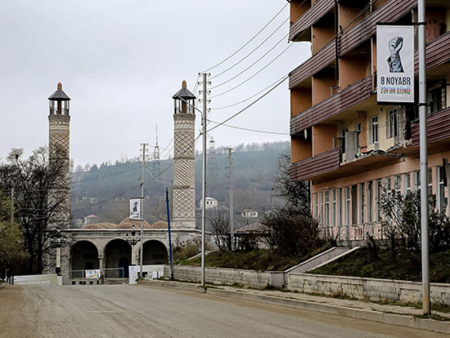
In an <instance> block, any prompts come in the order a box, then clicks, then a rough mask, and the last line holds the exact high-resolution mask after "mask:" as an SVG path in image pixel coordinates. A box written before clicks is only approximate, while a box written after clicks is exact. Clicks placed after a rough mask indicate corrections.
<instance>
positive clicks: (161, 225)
mask: <svg viewBox="0 0 450 338" xmlns="http://www.w3.org/2000/svg"><path fill="white" fill-rule="evenodd" d="M150 228H151V229H167V228H168V227H167V222H164V221H156V222H155V223H153V224H152V225H151V226H150Z"/></svg>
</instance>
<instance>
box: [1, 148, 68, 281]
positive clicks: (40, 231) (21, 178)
mask: <svg viewBox="0 0 450 338" xmlns="http://www.w3.org/2000/svg"><path fill="white" fill-rule="evenodd" d="M52 151H55V152H59V151H60V150H59V149H54V150H52ZM56 158H58V157H56ZM66 171H67V163H63V161H52V162H50V160H49V151H48V148H47V147H40V148H38V149H37V150H35V151H33V153H32V155H31V156H30V157H29V158H27V159H24V158H23V149H13V150H12V151H11V153H10V154H9V155H8V157H7V162H6V163H3V164H1V165H0V189H2V190H3V191H10V189H11V188H12V187H14V191H15V196H14V197H15V198H14V200H15V210H16V212H15V218H16V219H17V220H18V222H19V224H20V229H21V231H22V233H23V238H24V247H25V250H26V251H27V253H28V255H29V258H28V263H27V266H26V267H25V269H24V272H26V273H42V271H43V268H44V255H45V254H46V253H47V252H48V250H49V248H50V245H49V242H50V238H51V237H52V236H53V235H54V233H55V232H56V231H57V230H58V229H65V228H67V227H68V226H69V224H70V220H69V219H66V218H67V217H66V215H68V214H69V212H68V210H64V208H67V206H68V205H69V204H68V198H69V196H68V190H67V189H63V188H62V186H61V183H62V178H63V179H65V178H66V177H67V173H66Z"/></svg>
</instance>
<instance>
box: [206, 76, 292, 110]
mask: <svg viewBox="0 0 450 338" xmlns="http://www.w3.org/2000/svg"><path fill="white" fill-rule="evenodd" d="M286 76H289V74H287V75H284V76H282V77H281V78H279V79H278V80H276V81H275V82H274V83H272V84H270V85H269V86H267V87H266V88H264V89H262V90H260V91H259V92H257V93H256V94H253V95H252V96H249V97H247V98H246V99H244V100H242V101H240V102H236V103H233V104H230V105H228V106H223V107H217V108H211V110H220V109H227V108H231V107H234V106H237V105H240V104H242V103H244V102H247V101H248V100H250V99H252V98H254V97H255V96H258V95H259V94H261V93H262V92H264V91H266V90H267V89H269V88H270V87H272V86H274V85H275V84H276V83H278V81H281V80H282V79H283V78H284V77H286Z"/></svg>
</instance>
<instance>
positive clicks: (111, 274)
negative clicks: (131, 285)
mask: <svg viewBox="0 0 450 338" xmlns="http://www.w3.org/2000/svg"><path fill="white" fill-rule="evenodd" d="M92 270H98V269H92ZM86 271H89V270H70V271H69V279H93V278H87V277H86ZM101 274H103V275H104V278H125V271H124V268H107V269H103V270H102V271H101Z"/></svg>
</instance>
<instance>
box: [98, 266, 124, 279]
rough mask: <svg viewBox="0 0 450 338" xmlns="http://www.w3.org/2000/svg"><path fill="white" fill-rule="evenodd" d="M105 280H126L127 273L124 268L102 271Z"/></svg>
mask: <svg viewBox="0 0 450 338" xmlns="http://www.w3.org/2000/svg"><path fill="white" fill-rule="evenodd" d="M102 272H103V273H104V274H105V278H125V271H124V269H123V268H107V269H104V270H103V271H102Z"/></svg>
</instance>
